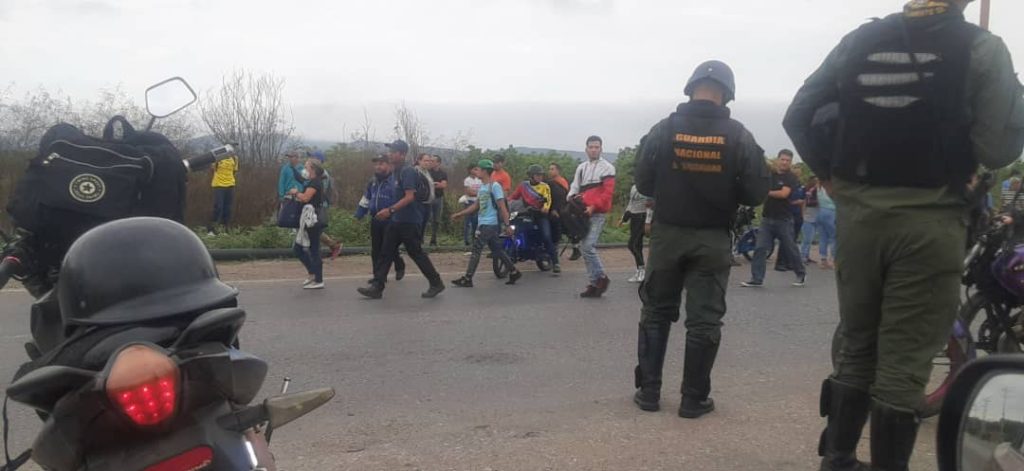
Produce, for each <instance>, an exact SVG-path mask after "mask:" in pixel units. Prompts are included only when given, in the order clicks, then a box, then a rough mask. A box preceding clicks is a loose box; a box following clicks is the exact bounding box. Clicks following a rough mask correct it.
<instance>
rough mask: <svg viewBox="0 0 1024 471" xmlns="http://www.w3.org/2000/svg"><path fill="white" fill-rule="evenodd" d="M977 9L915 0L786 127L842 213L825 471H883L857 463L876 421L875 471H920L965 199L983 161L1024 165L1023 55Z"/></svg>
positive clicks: (812, 92) (825, 68) (850, 43)
mask: <svg viewBox="0 0 1024 471" xmlns="http://www.w3.org/2000/svg"><path fill="white" fill-rule="evenodd" d="M968 3H970V0H914V1H911V2H909V3H908V4H907V5H906V7H905V8H904V11H903V12H902V13H901V14H894V15H891V16H889V17H887V18H885V19H881V20H875V21H872V22H870V23H868V24H865V25H864V26H861V27H860V28H859V29H857V30H856V31H854V32H853V33H851V34H849V35H847V36H846V37H845V38H843V40H842V42H840V43H839V45H838V46H837V47H836V48H835V49H834V50H833V51H832V53H831V54H830V55H829V56H828V58H827V59H826V60H825V63H824V64H823V65H822V66H821V67H820V68H819V69H818V70H817V71H816V72H814V74H812V75H811V76H810V78H808V79H807V81H806V83H805V84H804V86H803V87H802V88H801V89H800V91H799V92H798V93H797V96H796V98H795V99H794V100H793V103H792V105H790V108H789V111H788V112H787V114H786V118H785V122H784V123H783V124H784V126H785V128H786V131H787V132H788V133H789V136H790V137H791V138H792V140H793V142H794V144H795V145H796V147H797V149H798V151H799V153H800V155H801V157H802V158H803V160H804V161H805V162H806V163H807V164H808V165H809V166H810V167H811V169H812V170H814V172H815V173H816V174H817V175H818V177H819V178H820V179H821V180H822V181H823V182H824V185H825V186H826V188H827V189H828V191H829V193H830V194H831V195H832V196H833V198H834V199H835V202H836V208H837V222H838V227H837V238H838V240H839V241H840V242H839V245H838V251H837V253H836V268H837V271H836V282H837V283H836V284H837V285H838V291H839V316H840V328H839V329H838V330H837V332H836V337H837V339H836V342H835V343H836V345H837V347H838V349H837V350H836V352H835V355H836V358H834V359H833V362H834V365H835V370H834V372H833V374H832V375H831V377H830V378H829V379H827V380H826V381H825V383H824V385H823V387H822V400H821V409H822V410H821V412H822V414H823V415H824V416H827V417H828V424H827V426H826V429H825V432H824V433H823V434H822V438H821V443H820V446H819V454H821V455H822V456H823V459H822V463H821V469H823V470H860V469H868V468H867V465H865V464H863V463H861V462H859V461H858V460H857V457H856V449H857V442H858V441H859V440H860V436H861V431H862V429H863V428H864V424H865V422H866V421H867V419H868V416H869V415H870V416H871V465H872V467H871V469H879V470H887V471H891V470H905V469H907V463H908V462H909V460H910V455H911V453H912V452H913V448H914V440H915V437H916V436H917V430H918V424H919V422H920V419H919V410H920V407H921V405H922V402H923V401H922V399H923V395H924V389H925V386H926V384H927V383H928V381H929V376H930V372H931V369H932V358H933V357H934V355H935V352H937V351H939V350H940V348H941V347H942V345H943V344H944V343H945V342H946V340H945V339H946V337H947V336H948V335H949V331H950V329H951V327H952V325H953V319H954V317H955V316H956V307H957V303H958V301H959V294H960V290H959V287H960V273H961V271H962V263H963V262H962V261H963V258H964V247H965V237H966V215H967V211H968V202H967V200H966V198H965V194H966V185H967V183H968V181H969V179H970V177H971V175H972V174H973V173H974V172H976V170H977V167H978V163H979V162H980V163H981V164H983V165H985V167H987V168H989V169H996V168H1000V167H1003V166H1006V165H1008V164H1009V163H1011V162H1013V161H1014V160H1015V159H1016V158H1017V157H1018V156H1019V155H1020V153H1021V147H1022V146H1021V144H1022V138H1024V136H1022V129H1024V100H1022V98H1021V86H1020V84H1019V82H1018V81H1017V79H1016V77H1015V75H1014V71H1013V65H1012V61H1011V60H1010V54H1009V51H1008V50H1007V49H1006V46H1005V45H1004V44H1003V42H1002V40H1000V39H999V38H998V37H996V36H993V35H992V34H990V33H988V32H986V31H984V30H982V29H981V28H978V27H976V26H974V25H971V24H969V23H967V22H966V21H965V20H964V15H963V10H964V8H966V6H967V4H968ZM835 103H838V105H839V112H838V132H836V133H835V134H834V137H833V138H832V139H829V140H825V142H821V140H820V139H818V138H817V136H818V135H819V134H820V133H818V132H817V128H816V127H815V126H813V125H812V122H813V119H814V116H815V114H816V113H817V112H818V110H820V109H824V108H825V107H826V106H829V105H830V104H835ZM829 186H831V188H829Z"/></svg>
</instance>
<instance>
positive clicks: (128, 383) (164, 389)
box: [106, 345, 189, 469]
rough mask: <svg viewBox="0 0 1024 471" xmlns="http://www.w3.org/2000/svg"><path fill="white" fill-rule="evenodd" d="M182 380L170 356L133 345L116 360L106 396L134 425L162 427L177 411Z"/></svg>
mask: <svg viewBox="0 0 1024 471" xmlns="http://www.w3.org/2000/svg"><path fill="white" fill-rule="evenodd" d="M179 378H180V373H179V371H178V365H176V364H175V363H174V361H173V360H171V359H170V358H169V357H168V356H167V355H165V354H163V353H161V352H158V351H156V350H154V349H152V348H150V347H146V346H144V345H132V346H130V347H127V348H125V349H123V350H121V352H120V353H118V354H117V358H115V359H114V365H113V367H112V368H111V369H110V375H109V376H108V377H107V383H106V391H107V397H108V398H109V399H110V401H111V402H112V403H113V404H114V405H116V406H117V407H118V408H119V409H120V410H121V412H123V413H124V414H125V416H127V417H128V418H129V419H130V420H131V421H132V423H134V424H136V425H139V426H143V427H148V426H154V425H159V424H161V423H163V422H165V421H166V420H168V419H170V418H171V417H174V414H175V413H176V412H177V404H178V383H179V382H180V381H179ZM168 469H171V468H168ZM175 469H176V468H175ZM181 469H189V468H181Z"/></svg>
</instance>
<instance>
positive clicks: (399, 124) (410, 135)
mask: <svg viewBox="0 0 1024 471" xmlns="http://www.w3.org/2000/svg"><path fill="white" fill-rule="evenodd" d="M394 130H395V136H396V137H398V138H399V139H402V140H404V141H405V142H406V143H408V144H409V149H410V155H412V156H415V155H416V154H418V153H419V151H420V147H425V146H427V145H428V144H430V137H429V136H428V135H427V128H426V126H424V125H423V123H422V122H421V121H420V118H419V116H416V113H415V112H414V111H412V110H411V109H409V107H407V106H405V102H402V104H401V105H399V106H398V107H397V108H395V128H394Z"/></svg>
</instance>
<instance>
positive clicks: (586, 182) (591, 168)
mask: <svg viewBox="0 0 1024 471" xmlns="http://www.w3.org/2000/svg"><path fill="white" fill-rule="evenodd" d="M602 145H603V141H602V140H601V138H600V137H598V136H590V137H588V138H587V161H586V162H583V163H581V164H580V165H579V166H578V167H576V176H575V177H574V178H573V180H572V185H571V186H570V188H569V198H568V199H570V200H571V199H579V200H581V201H582V203H583V207H585V208H586V213H587V216H589V217H590V232H589V233H588V234H587V237H585V238H584V239H583V242H582V244H581V247H580V248H581V251H582V252H583V261H584V262H585V263H586V265H587V275H588V278H589V281H590V282H589V283H588V284H587V287H586V289H585V290H584V291H583V292H582V293H580V297H581V298H600V297H601V296H602V295H603V294H604V293H605V292H606V291H608V285H609V284H610V283H611V280H609V279H608V275H606V274H605V272H604V264H603V263H602V262H601V256H600V255H598V253H597V241H598V239H599V238H600V237H601V231H602V230H604V223H605V219H606V217H607V216H608V213H609V212H610V211H611V210H612V196H613V194H614V193H615V166H614V165H612V164H611V162H609V161H607V160H605V159H603V158H602V157H601V146H602Z"/></svg>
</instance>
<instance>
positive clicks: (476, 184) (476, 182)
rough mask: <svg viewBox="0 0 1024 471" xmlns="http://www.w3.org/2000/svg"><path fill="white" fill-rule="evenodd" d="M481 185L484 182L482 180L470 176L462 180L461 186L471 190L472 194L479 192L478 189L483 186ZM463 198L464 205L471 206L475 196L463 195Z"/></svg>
mask: <svg viewBox="0 0 1024 471" xmlns="http://www.w3.org/2000/svg"><path fill="white" fill-rule="evenodd" d="M483 184H484V182H483V181H482V180H480V179H479V178H476V177H474V176H472V175H470V176H468V177H466V179H465V180H462V186H464V187H466V188H467V189H471V190H473V192H474V193H476V192H478V191H480V187H481V186H483ZM465 198H466V200H465V201H466V204H473V203H475V202H476V196H469V195H465Z"/></svg>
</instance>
